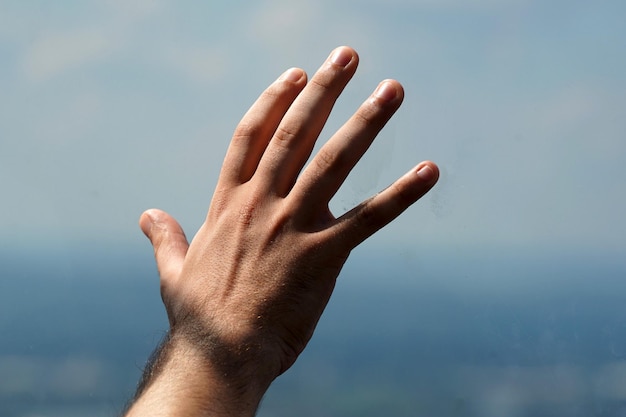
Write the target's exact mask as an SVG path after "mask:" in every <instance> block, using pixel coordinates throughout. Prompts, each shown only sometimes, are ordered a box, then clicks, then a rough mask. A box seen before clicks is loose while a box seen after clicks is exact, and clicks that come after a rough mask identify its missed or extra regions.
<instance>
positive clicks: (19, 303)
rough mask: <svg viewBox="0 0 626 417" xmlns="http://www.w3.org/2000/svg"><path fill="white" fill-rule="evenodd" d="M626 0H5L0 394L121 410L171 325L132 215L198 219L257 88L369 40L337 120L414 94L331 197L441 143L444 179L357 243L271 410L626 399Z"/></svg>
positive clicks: (347, 204) (98, 412) (622, 402)
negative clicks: (385, 84) (152, 212)
mask: <svg viewBox="0 0 626 417" xmlns="http://www.w3.org/2000/svg"><path fill="white" fill-rule="evenodd" d="M625 15H626V3H624V2H621V1H618V0H614V1H612V0H601V1H597V2H586V1H582V0H567V1H565V0H553V1H539V0H476V1H473V2H468V1H463V0H439V1H435V0H384V1H383V0H362V1H356V0H340V1H331V0H316V1H309V0H297V1H286V0H268V1H257V2H244V1H238V0H234V1H230V2H211V1H189V2H174V1H170V0H127V1H125V0H93V1H91V0H90V1H77V0H62V1H61V0H60V1H55V2H48V1H43V0H39V1H37V0H33V1H29V2H22V1H17V0H0V192H1V194H0V202H1V204H0V415H2V416H7V417H35V416H37V417H56V416H69V417H72V416H79V415H80V416H84V415H90V416H96V417H99V416H115V415H118V414H119V413H120V412H121V410H122V409H123V406H124V403H125V401H126V400H127V399H128V398H129V397H130V396H131V395H132V392H133V389H134V385H135V383H136V381H137V379H138V377H139V374H140V372H141V369H142V368H143V364H144V363H145V360H146V358H147V356H148V355H149V353H150V351H151V350H152V349H153V348H154V346H155V345H156V344H157V342H158V341H159V340H160V338H161V337H162V335H163V333H164V331H165V330H166V325H167V323H166V318H165V314H164V312H163V311H162V307H161V305H160V299H159V294H158V277H157V274H156V270H155V267H154V264H153V260H152V252H151V247H150V246H149V244H148V242H147V240H146V239H145V238H144V237H143V235H142V234H141V232H140V231H139V229H138V227H137V219H138V216H139V214H140V213H141V212H142V211H143V210H145V209H147V208H150V207H159V208H162V209H164V210H166V211H168V212H170V213H171V214H173V215H174V216H175V217H177V218H178V219H179V221H180V222H181V224H183V226H184V227H185V229H186V230H187V234H188V236H189V237H192V236H193V235H194V233H195V231H196V230H197V228H198V227H199V226H200V224H201V223H202V221H203V219H204V215H205V213H206V209H207V207H208V204H209V202H210V198H211V194H212V191H213V187H214V184H215V182H216V179H217V174H218V171H219V168H220V165H221V160H222V158H223V155H224V152H225V150H226V147H227V145H228V142H229V139H230V136H231V133H232V131H233V129H234V127H235V126H236V124H237V122H238V121H239V119H240V118H241V116H242V115H243V114H244V113H245V111H246V110H247V108H248V107H249V106H250V105H251V104H252V102H253V101H254V100H255V99H256V97H257V96H258V95H259V94H260V93H261V92H262V91H263V89H264V88H265V87H266V86H267V85H268V84H270V83H271V82H272V81H273V80H274V79H276V78H277V77H278V76H279V75H280V74H281V73H282V72H283V71H284V70H286V69H287V68H290V67H293V66H298V67H301V68H304V69H305V70H306V71H307V72H308V73H309V74H312V73H313V72H314V71H315V70H316V69H317V68H318V67H319V65H320V64H321V63H322V62H323V60H324V59H325V58H326V57H327V56H328V54H329V53H330V51H331V50H332V49H333V48H335V47H336V46H339V45H350V46H352V47H354V48H355V49H356V50H357V51H358V52H359V55H360V59H361V63H360V68H359V71H358V72H357V74H356V76H355V77H354V79H353V81H352V82H351V83H350V85H349V86H348V88H347V89H346V91H345V93H344V94H343V95H342V97H341V98H340V100H339V101H338V102H337V104H336V106H335V111H334V113H333V115H332V116H331V119H330V120H329V122H328V124H327V129H326V130H325V131H324V132H323V133H322V135H321V137H320V140H319V144H322V143H324V141H325V140H326V139H327V138H328V137H329V136H330V134H332V132H333V131H334V130H335V129H337V128H338V127H339V126H341V124H342V123H343V122H344V121H345V120H346V119H347V118H348V117H349V116H350V115H351V114H352V112H353V111H354V110H355V109H356V108H357V106H358V105H359V104H360V103H361V102H362V101H363V100H365V99H366V98H367V97H368V95H369V94H370V92H371V91H372V90H373V89H374V88H375V87H376V85H377V84H378V82H379V81H381V80H382V79H385V78H395V79H398V80H399V81H400V82H401V83H402V84H403V85H404V86H405V90H406V98H405V102H404V105H403V106H402V108H401V109H400V111H399V112H398V113H397V115H396V116H395V117H394V119H393V120H392V122H390V124H389V125H388V126H387V128H386V129H385V130H384V131H383V133H381V134H380V135H379V138H378V139H377V141H376V142H375V143H374V145H373V146H372V148H371V150H370V152H369V153H368V154H367V155H366V156H365V157H364V159H363V160H362V162H361V163H360V164H359V166H358V167H357V168H356V169H355V170H354V172H353V174H352V175H351V176H350V177H349V179H348V181H347V182H346V184H345V185H344V187H343V189H342V190H341V191H340V192H339V193H338V195H337V196H336V198H335V199H334V200H333V202H332V210H333V212H334V213H335V214H336V215H339V214H341V213H342V212H344V211H346V210H349V209H350V208H351V207H353V206H354V205H356V204H358V203H359V202H360V201H361V200H363V199H365V198H367V197H369V196H370V195H372V194H373V193H375V192H377V191H378V190H380V189H382V188H384V187H385V186H387V185H388V184H389V183H391V182H392V181H393V180H394V179H395V178H397V177H398V176H400V175H402V174H403V173H404V172H405V171H407V170H408V169H410V168H411V167H412V166H414V165H415V164H417V163H418V162H420V161H422V160H425V159H430V160H433V161H435V162H437V163H438V165H439V166H440V168H441V179H440V182H439V184H438V185H437V186H436V188H435V189H434V190H433V191H432V192H431V193H429V194H428V195H427V196H426V197H424V198H423V199H422V200H421V201H420V202H418V203H417V204H416V205H415V206H414V207H412V208H410V209H409V210H408V211H407V212H406V213H405V214H404V215H403V216H401V217H400V218H399V219H398V220H397V221H395V222H394V223H392V224H391V225H390V226H388V227H387V228H386V229H384V230H383V231H381V232H380V233H378V234H377V235H376V236H375V237H373V238H372V239H370V240H369V241H368V242H366V243H365V244H363V245H362V246H361V247H359V248H358V249H357V250H355V251H354V253H353V256H352V258H351V259H350V260H349V262H348V264H347V265H346V267H345V270H344V273H343V274H342V275H341V276H340V278H339V282H338V285H337V290H336V293H335V294H334V296H333V299H332V300H331V303H330V304H329V307H328V309H327V311H326V313H325V315H324V317H323V318H322V320H321V322H320V325H319V328H318V331H317V333H316V336H315V337H314V338H313V341H312V342H311V344H310V346H309V347H308V349H307V351H306V352H305V353H304V354H303V356H302V357H301V359H300V361H299V362H298V363H297V364H296V365H295V366H294V367H293V368H292V369H291V370H290V371H289V372H288V373H287V374H285V375H284V376H282V377H281V378H280V379H279V380H277V381H276V384H275V385H274V386H273V387H272V389H271V390H270V392H269V393H268V395H267V396H266V399H265V401H264V403H263V405H262V408H261V410H260V411H259V416H261V417H272V416H281V415H289V414H298V415H301V416H305V417H306V416H370V415H372V416H374V415H379V416H380V415H390V416H419V415H428V416H481V417H491V416H503V415H506V416H513V417H518V416H519V417H521V416H534V417H542V416H564V415H567V416H585V417H588V416H621V415H624V416H626V307H625V306H624V305H625V303H624V301H625V300H626V284H625V282H626V256H625V255H626V221H625V220H624V214H623V213H625V212H626V192H624V184H626V163H625V161H626V138H625V136H626V25H624V24H623V22H624V16H625ZM319 144H318V146H319Z"/></svg>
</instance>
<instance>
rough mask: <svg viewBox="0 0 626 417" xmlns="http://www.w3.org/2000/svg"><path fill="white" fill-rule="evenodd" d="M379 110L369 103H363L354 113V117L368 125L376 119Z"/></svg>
mask: <svg viewBox="0 0 626 417" xmlns="http://www.w3.org/2000/svg"><path fill="white" fill-rule="evenodd" d="M379 115H380V112H379V111H378V108H376V107H375V106H372V105H371V104H366V105H363V106H361V107H360V108H359V110H358V111H357V112H356V113H355V114H354V117H355V119H356V120H357V121H358V122H360V123H362V124H364V125H370V124H373V123H375V122H376V121H377V119H378V116H379Z"/></svg>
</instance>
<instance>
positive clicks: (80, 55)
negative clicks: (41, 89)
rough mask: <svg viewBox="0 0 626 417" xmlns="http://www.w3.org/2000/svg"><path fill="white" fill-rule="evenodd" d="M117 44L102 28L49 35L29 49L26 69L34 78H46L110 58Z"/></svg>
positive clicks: (25, 62) (30, 76)
mask: <svg viewBox="0 0 626 417" xmlns="http://www.w3.org/2000/svg"><path fill="white" fill-rule="evenodd" d="M114 46H115V44H114V42H113V39H112V38H111V37H109V36H108V35H107V34H106V32H102V31H94V30H86V31H76V32H73V33H72V32H69V33H54V34H47V35H44V36H43V37H41V38H40V39H38V40H37V41H35V42H34V44H32V45H31V46H30V47H29V48H28V50H27V51H26V53H25V55H24V57H23V59H22V68H23V70H24V72H25V75H26V76H27V77H28V78H29V79H30V80H33V81H45V80H47V79H50V78H52V77H54V76H57V75H59V74H62V73H65V72H67V71H69V70H73V69H76V68H79V67H82V66H84V65H87V64H90V63H93V62H97V61H99V60H102V59H104V58H106V57H107V56H108V55H109V54H110V53H111V52H112V51H113V49H114Z"/></svg>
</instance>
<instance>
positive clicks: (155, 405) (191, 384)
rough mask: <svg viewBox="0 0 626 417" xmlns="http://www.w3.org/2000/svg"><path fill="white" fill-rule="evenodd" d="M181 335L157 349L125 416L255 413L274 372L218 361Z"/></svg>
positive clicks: (168, 339)
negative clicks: (270, 374) (270, 373)
mask: <svg viewBox="0 0 626 417" xmlns="http://www.w3.org/2000/svg"><path fill="white" fill-rule="evenodd" d="M217 361H219V359H217V358H215V359H213V360H212V359H211V357H210V354H209V353H208V352H206V351H202V349H200V348H199V347H198V346H196V345H194V344H193V343H192V342H190V341H188V340H187V339H186V338H183V337H176V336H172V337H168V338H167V339H166V340H165V341H164V343H163V344H162V346H161V347H160V348H159V349H158V350H157V351H156V352H155V357H154V358H152V360H151V363H150V364H149V366H148V368H147V369H146V372H145V373H144V376H143V378H142V381H141V382H140V385H139V387H138V390H137V395H136V397H135V399H134V403H133V404H132V405H131V407H130V409H129V411H128V412H127V413H126V417H140V416H163V417H165V416H167V417H177V416H185V417H196V416H197V417H200V416H211V417H221V416H224V417H226V416H228V417H233V416H237V417H239V416H241V417H247V416H254V415H255V413H256V410H257V408H258V406H259V404H260V402H261V399H262V398H263V395H264V394H265V392H266V390H267V388H268V387H269V384H270V383H271V380H272V379H273V378H271V377H269V376H265V375H262V374H260V373H257V372H255V369H254V363H252V362H250V363H244V364H242V363H240V364H236V363H232V364H225V363H217Z"/></svg>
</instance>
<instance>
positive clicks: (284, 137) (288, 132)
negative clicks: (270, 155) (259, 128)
mask: <svg viewBox="0 0 626 417" xmlns="http://www.w3.org/2000/svg"><path fill="white" fill-rule="evenodd" d="M297 136H298V130H297V129H296V128H295V127H292V126H289V125H287V124H281V125H280V126H278V128H276V132H274V142H275V143H276V144H277V145H279V146H283V147H289V144H290V143H292V142H293V141H294V140H295V139H296V137H297Z"/></svg>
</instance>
